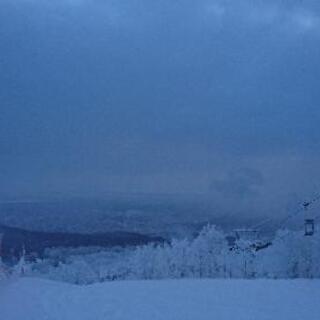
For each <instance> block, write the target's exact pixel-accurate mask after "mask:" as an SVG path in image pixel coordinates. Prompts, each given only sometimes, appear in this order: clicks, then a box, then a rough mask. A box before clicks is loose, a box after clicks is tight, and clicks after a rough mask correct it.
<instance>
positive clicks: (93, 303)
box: [0, 278, 320, 320]
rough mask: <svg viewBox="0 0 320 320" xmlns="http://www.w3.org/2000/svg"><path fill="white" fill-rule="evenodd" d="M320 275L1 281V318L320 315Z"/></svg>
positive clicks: (260, 319)
mask: <svg viewBox="0 0 320 320" xmlns="http://www.w3.org/2000/svg"><path fill="white" fill-rule="evenodd" d="M319 297H320V280H261V279H260V280H162V281H119V282H106V283H101V284H94V285H90V286H76V285H70V284H65V283H60V282H54V281H49V280H42V279H35V278H21V279H18V280H12V281H7V282H2V283H1V282H0V319H1V320H26V319H27V320H67V319H68V320H109V319H110V320H180V319H181V320H209V319H210V320H233V319H237V320H304V319H308V320H319V319H320V300H319Z"/></svg>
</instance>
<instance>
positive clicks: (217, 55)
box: [0, 0, 320, 211]
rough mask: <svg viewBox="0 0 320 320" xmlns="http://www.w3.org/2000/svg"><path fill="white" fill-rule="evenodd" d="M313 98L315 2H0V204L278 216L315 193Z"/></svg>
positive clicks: (317, 41)
mask: <svg viewBox="0 0 320 320" xmlns="http://www.w3.org/2000/svg"><path fill="white" fill-rule="evenodd" d="M319 87H320V3H319V1H311V0H306V1H294V0H287V1H280V0H278V1H273V0H269V1H259V0H251V1H249V0H241V1H238V0H221V1H218V0H197V1H190V0H175V1H173V0H159V1H150V0H122V1H119V0H114V1H111V0H50V1H49V0H0V194H2V195H13V196H17V197H23V196H25V195H32V194H33V195H38V194H48V195H50V194H54V193H57V192H58V193H60V194H63V195H74V194H79V195H80V194H81V195H83V194H90V195H99V196H101V195H103V194H104V193H105V192H111V191H116V192H151V193H204V194H207V195H210V198H211V199H213V200H216V201H221V199H224V200H225V199H227V200H228V201H227V202H226V203H227V204H226V206H230V207H232V206H237V205H238V204H239V202H240V203H246V205H247V206H248V210H253V208H254V210H257V211H259V210H260V209H261V210H270V207H266V203H269V205H270V206H274V203H277V204H279V205H281V206H284V204H285V203H286V202H287V200H288V199H291V198H292V197H295V194H296V195H297V196H298V197H299V196H300V195H301V194H303V196H304V195H305V194H308V193H310V192H311V193H312V192H313V191H314V190H316V189H317V188H319V187H320V167H319V163H320V162H319V160H320V90H319ZM284 198H285V199H286V200H283V199H284ZM219 199H220V200H219ZM281 199H282V200H281ZM270 203H272V205H271V204H270ZM259 205H260V207H259ZM250 208H251V209H250Z"/></svg>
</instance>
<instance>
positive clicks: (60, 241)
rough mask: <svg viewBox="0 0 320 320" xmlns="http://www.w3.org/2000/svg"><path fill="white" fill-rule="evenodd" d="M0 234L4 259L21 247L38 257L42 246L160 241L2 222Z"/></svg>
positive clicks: (157, 240) (124, 234) (120, 233)
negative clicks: (42, 229) (41, 229)
mask: <svg viewBox="0 0 320 320" xmlns="http://www.w3.org/2000/svg"><path fill="white" fill-rule="evenodd" d="M0 233H2V234H3V238H2V250H1V255H2V257H3V258H4V259H6V258H10V257H18V256H19V255H20V254H21V252H22V250H23V248H24V249H25V251H26V253H27V254H36V255H38V256H41V255H42V254H43V252H44V250H45V249H46V248H55V247H89V246H97V247H115V246H122V247H126V246H136V245H143V244H147V243H150V242H162V241H164V240H163V239H162V238H160V237H151V236H147V235H143V234H138V233H132V232H106V233H93V234H80V233H61V232H55V233H48V232H38V231H28V230H24V229H19V228H12V227H7V226H3V225H0Z"/></svg>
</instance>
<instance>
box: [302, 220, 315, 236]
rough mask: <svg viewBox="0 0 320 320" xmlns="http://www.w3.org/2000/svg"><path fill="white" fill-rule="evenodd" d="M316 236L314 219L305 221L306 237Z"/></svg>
mask: <svg viewBox="0 0 320 320" xmlns="http://www.w3.org/2000/svg"><path fill="white" fill-rule="evenodd" d="M313 234H314V219H305V220H304V235H305V236H313Z"/></svg>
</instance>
